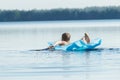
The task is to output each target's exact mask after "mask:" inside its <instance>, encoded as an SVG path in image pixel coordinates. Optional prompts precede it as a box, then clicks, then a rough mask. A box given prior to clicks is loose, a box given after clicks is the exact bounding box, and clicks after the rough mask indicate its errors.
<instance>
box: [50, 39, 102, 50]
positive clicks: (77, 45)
mask: <svg viewBox="0 0 120 80" xmlns="http://www.w3.org/2000/svg"><path fill="white" fill-rule="evenodd" d="M101 41H102V40H101V39H99V38H97V39H94V40H92V42H90V43H89V44H87V43H85V42H84V41H83V40H78V41H74V42H72V43H71V44H69V45H65V46H59V45H58V46H55V47H54V49H55V50H62V51H81V50H91V49H94V48H96V47H97V46H99V45H100V44H101ZM48 44H49V46H51V45H53V44H54V43H53V42H49V43H48Z"/></svg>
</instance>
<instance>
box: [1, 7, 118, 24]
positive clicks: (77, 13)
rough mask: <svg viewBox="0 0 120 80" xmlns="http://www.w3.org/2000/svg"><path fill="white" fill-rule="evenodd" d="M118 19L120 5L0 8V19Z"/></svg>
mask: <svg viewBox="0 0 120 80" xmlns="http://www.w3.org/2000/svg"><path fill="white" fill-rule="evenodd" d="M91 19H120V6H118V7H115V6H112V7H87V8H84V9H62V8H59V9H50V10H35V9H34V10H0V21H1V22H2V21H47V20H91Z"/></svg>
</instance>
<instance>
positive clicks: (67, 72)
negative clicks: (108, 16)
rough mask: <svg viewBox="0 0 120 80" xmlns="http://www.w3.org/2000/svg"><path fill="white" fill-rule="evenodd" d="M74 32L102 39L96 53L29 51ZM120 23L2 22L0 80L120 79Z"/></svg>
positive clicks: (106, 21)
mask: <svg viewBox="0 0 120 80" xmlns="http://www.w3.org/2000/svg"><path fill="white" fill-rule="evenodd" d="M63 32H69V33H71V36H72V37H71V42H72V41H76V40H79V39H80V38H81V37H82V36H83V34H84V33H85V32H87V33H89V35H90V38H91V40H92V39H94V38H101V39H102V44H101V45H100V46H99V47H97V50H92V51H79V52H75V51H74V52H72V51H71V52H65V51H30V50H33V49H42V48H46V47H47V46H48V44H47V43H48V42H49V41H57V40H60V37H61V34H62V33H63ZM119 35H120V20H86V21H85V20H81V21H41V22H39V21H36V22H34V21H33V22H0V80H48V79H49V80H119V79H120V76H119V74H120V36H119Z"/></svg>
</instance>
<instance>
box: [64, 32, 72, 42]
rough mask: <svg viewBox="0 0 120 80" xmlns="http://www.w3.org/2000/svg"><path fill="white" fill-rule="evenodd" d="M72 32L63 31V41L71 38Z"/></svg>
mask: <svg viewBox="0 0 120 80" xmlns="http://www.w3.org/2000/svg"><path fill="white" fill-rule="evenodd" d="M70 37H71V35H70V33H63V34H62V41H69V40H70Z"/></svg>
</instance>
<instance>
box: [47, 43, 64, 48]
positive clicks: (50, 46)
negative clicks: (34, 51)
mask: <svg viewBox="0 0 120 80" xmlns="http://www.w3.org/2000/svg"><path fill="white" fill-rule="evenodd" d="M63 44H64V43H63V41H57V42H55V44H53V45H52V46H49V47H48V48H49V49H52V48H54V47H55V46H57V45H63Z"/></svg>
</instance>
